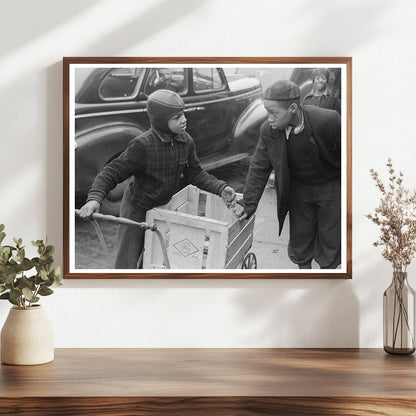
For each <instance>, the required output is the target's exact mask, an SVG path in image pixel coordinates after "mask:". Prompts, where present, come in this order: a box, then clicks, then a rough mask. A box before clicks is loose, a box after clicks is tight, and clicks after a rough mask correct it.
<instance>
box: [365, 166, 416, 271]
mask: <svg viewBox="0 0 416 416" xmlns="http://www.w3.org/2000/svg"><path fill="white" fill-rule="evenodd" d="M387 168H388V171H389V180H388V183H387V184H386V185H385V184H383V182H382V181H381V179H380V177H379V174H378V173H377V172H376V171H375V170H374V169H371V170H370V172H371V177H372V178H373V180H374V181H375V183H376V186H377V188H378V189H379V190H380V192H381V195H382V196H381V199H380V203H379V206H378V207H377V208H376V209H375V211H374V213H373V214H368V215H366V217H367V218H368V219H370V220H371V221H372V222H374V223H375V224H376V225H378V226H380V236H379V239H378V240H377V241H376V242H374V246H376V247H377V246H384V250H383V252H382V255H383V257H384V258H385V259H386V260H388V261H389V262H391V263H392V266H393V270H394V271H397V272H399V271H401V272H405V271H406V269H407V266H408V265H409V264H410V263H411V261H412V259H413V257H414V256H415V253H416V191H410V190H408V189H406V188H405V187H404V186H403V173H402V172H399V174H397V173H396V171H395V170H394V168H393V164H392V161H391V159H388V162H387Z"/></svg>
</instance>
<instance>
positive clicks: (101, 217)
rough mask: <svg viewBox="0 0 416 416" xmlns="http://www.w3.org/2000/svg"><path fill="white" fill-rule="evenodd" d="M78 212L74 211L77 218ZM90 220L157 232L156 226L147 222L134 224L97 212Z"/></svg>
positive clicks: (125, 219) (77, 210) (124, 219)
mask: <svg viewBox="0 0 416 416" xmlns="http://www.w3.org/2000/svg"><path fill="white" fill-rule="evenodd" d="M79 212H80V210H79V209H76V210H75V215H76V216H78V217H79ZM91 218H92V219H93V220H106V221H112V222H116V223H117V224H124V225H134V226H136V227H139V228H141V229H143V230H150V231H156V230H157V225H156V224H148V223H147V222H136V221H132V220H129V219H127V218H122V217H115V216H114V215H104V214H100V213H98V212H95V213H94V214H92V215H91Z"/></svg>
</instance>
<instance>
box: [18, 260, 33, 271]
mask: <svg viewBox="0 0 416 416" xmlns="http://www.w3.org/2000/svg"><path fill="white" fill-rule="evenodd" d="M20 266H21V267H22V270H23V271H24V272H26V271H28V270H30V269H33V267H34V264H33V262H32V261H31V260H30V259H28V258H27V257H25V258H24V259H23V260H22V263H21V264H20Z"/></svg>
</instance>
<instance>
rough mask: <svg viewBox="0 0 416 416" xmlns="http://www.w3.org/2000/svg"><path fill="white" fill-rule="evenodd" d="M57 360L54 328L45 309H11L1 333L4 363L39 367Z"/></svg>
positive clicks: (39, 307)
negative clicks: (55, 356) (38, 365)
mask: <svg viewBox="0 0 416 416" xmlns="http://www.w3.org/2000/svg"><path fill="white" fill-rule="evenodd" d="M53 359H54V337H53V329H52V326H51V324H50V322H49V320H48V318H47V316H46V313H45V310H44V309H43V307H42V306H40V305H36V306H32V307H30V308H27V309H18V308H17V307H13V308H11V309H10V311H9V314H8V316H7V319H6V321H5V323H4V326H3V329H2V330H1V362H2V363H4V364H12V365H35V364H44V363H48V362H50V361H53Z"/></svg>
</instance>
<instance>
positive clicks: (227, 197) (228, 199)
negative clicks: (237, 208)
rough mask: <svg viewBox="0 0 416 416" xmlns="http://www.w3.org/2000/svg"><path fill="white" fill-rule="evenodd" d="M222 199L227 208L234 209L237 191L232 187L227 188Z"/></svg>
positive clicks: (222, 193) (222, 194)
mask: <svg viewBox="0 0 416 416" xmlns="http://www.w3.org/2000/svg"><path fill="white" fill-rule="evenodd" d="M221 198H222V200H223V201H224V204H225V205H226V207H227V208H232V207H233V206H234V203H235V191H234V189H233V188H231V186H226V187H225V188H224V189H223V190H222V192H221Z"/></svg>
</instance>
